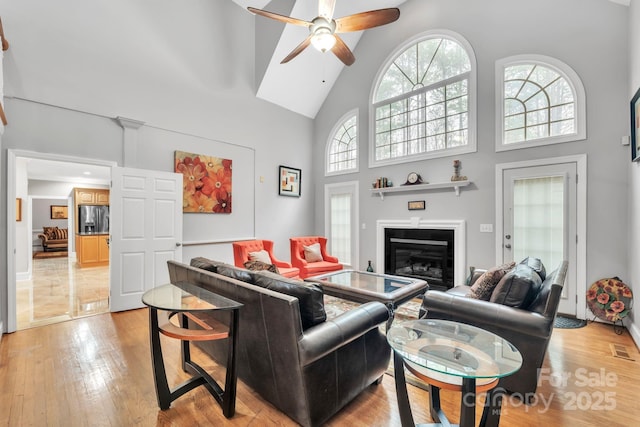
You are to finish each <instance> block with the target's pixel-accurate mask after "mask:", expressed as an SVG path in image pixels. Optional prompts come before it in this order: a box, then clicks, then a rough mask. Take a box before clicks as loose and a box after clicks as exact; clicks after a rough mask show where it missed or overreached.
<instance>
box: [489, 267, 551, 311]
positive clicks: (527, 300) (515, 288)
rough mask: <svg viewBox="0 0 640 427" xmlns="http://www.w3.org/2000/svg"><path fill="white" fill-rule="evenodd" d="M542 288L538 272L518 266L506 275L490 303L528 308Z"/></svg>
mask: <svg viewBox="0 0 640 427" xmlns="http://www.w3.org/2000/svg"><path fill="white" fill-rule="evenodd" d="M541 286H542V280H541V279H540V276H539V275H538V272H537V271H535V270H534V269H533V268H531V267H529V266H528V265H526V264H518V265H517V266H516V267H515V268H514V269H513V270H511V271H510V272H508V273H507V274H505V275H504V277H503V278H502V279H500V282H498V285H497V286H496V287H495V289H494V290H493V293H492V294H491V299H490V300H489V301H491V302H495V303H497V304H502V305H507V306H509V307H518V308H527V307H528V306H529V304H531V302H532V301H533V300H534V299H535V297H536V296H537V295H538V292H539V291H540V287H541Z"/></svg>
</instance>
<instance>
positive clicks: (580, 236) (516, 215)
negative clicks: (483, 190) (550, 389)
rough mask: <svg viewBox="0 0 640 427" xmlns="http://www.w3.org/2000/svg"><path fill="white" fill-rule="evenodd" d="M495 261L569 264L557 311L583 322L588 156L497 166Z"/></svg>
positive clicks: (552, 264) (546, 264)
mask: <svg viewBox="0 0 640 427" xmlns="http://www.w3.org/2000/svg"><path fill="white" fill-rule="evenodd" d="M496 186H497V188H496V194H497V201H496V203H497V206H496V215H497V217H498V218H497V220H496V228H497V230H496V259H497V260H498V262H499V263H504V262H509V261H516V262H519V261H521V260H522V259H523V258H525V257H527V256H534V257H536V258H540V259H541V260H542V261H543V263H544V264H545V267H546V268H547V273H550V272H551V271H552V270H553V269H555V268H556V266H558V265H559V264H560V262H561V261H562V260H567V261H568V263H569V269H568V271H567V278H566V281H565V285H564V289H563V293H562V297H561V300H560V306H559V309H558V311H559V312H560V313H563V314H566V315H570V316H576V317H578V318H580V319H584V318H585V315H586V313H585V303H586V301H585V292H586V284H585V277H586V245H585V242H586V196H585V195H586V156H584V155H583V156H571V157H564V158H555V159H542V160H535V161H525V162H517V163H511V164H502V165H497V166H496Z"/></svg>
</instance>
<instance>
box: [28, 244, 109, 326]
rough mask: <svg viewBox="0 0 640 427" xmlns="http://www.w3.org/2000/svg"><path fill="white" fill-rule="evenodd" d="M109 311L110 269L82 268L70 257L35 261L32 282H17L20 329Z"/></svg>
mask: <svg viewBox="0 0 640 427" xmlns="http://www.w3.org/2000/svg"><path fill="white" fill-rule="evenodd" d="M108 311H109V267H108V266H107V267H88V268H78V266H77V264H76V262H75V260H73V259H71V258H67V257H61V258H45V259H34V260H33V268H32V277H31V280H21V281H17V282H16V314H17V329H18V330H22V329H27V328H33V327H36V326H42V325H48V324H51V323H57V322H63V321H67V320H71V319H76V318H78V317H84V316H90V315H94V314H99V313H106V312H108Z"/></svg>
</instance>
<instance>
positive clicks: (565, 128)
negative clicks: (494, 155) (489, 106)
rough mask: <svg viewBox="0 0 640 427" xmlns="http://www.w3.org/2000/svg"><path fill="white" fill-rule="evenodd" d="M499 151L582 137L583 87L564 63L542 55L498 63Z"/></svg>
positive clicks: (583, 131) (524, 56) (584, 135)
mask: <svg viewBox="0 0 640 427" xmlns="http://www.w3.org/2000/svg"><path fill="white" fill-rule="evenodd" d="M496 79H499V80H497V81H498V82H499V83H498V84H497V87H501V88H502V90H501V91H499V100H497V102H499V104H498V105H499V109H498V111H501V112H502V114H498V118H499V120H500V122H499V123H498V125H497V126H498V130H499V133H498V135H500V137H499V138H498V143H497V150H498V151H500V150H511V149H514V148H522V147H530V146H537V145H546V144H553V143H559V142H567V141H575V140H579V139H584V138H586V131H585V129H586V127H585V108H584V105H585V102H584V88H583V86H582V83H581V81H580V78H579V77H578V75H577V74H576V73H575V72H574V71H573V70H572V69H571V68H570V67H569V66H567V65H566V64H564V63H562V62H560V61H558V60H556V59H554V58H549V57H544V56H540V55H521V56H517V57H511V58H506V59H504V60H502V61H499V62H498V64H497V66H496Z"/></svg>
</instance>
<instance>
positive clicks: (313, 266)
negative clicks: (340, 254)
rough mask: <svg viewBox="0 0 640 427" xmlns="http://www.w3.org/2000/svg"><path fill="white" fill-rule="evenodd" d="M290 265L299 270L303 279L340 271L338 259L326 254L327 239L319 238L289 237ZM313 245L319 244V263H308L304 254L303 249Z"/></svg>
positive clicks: (340, 265)
mask: <svg viewBox="0 0 640 427" xmlns="http://www.w3.org/2000/svg"><path fill="white" fill-rule="evenodd" d="M289 242H290V243H291V264H292V265H293V266H294V267H297V268H299V269H300V277H301V278H303V279H305V278H307V277H310V276H317V275H319V274H324V273H330V272H332V271H337V270H342V264H340V261H338V258H336V257H334V256H331V255H329V254H328V253H327V239H326V238H325V237H320V236H306V237H291V238H290V239H289ZM314 243H319V244H320V254H321V255H322V260H321V261H315V262H309V261H307V259H306V257H305V253H304V247H305V246H310V245H312V244H314Z"/></svg>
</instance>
